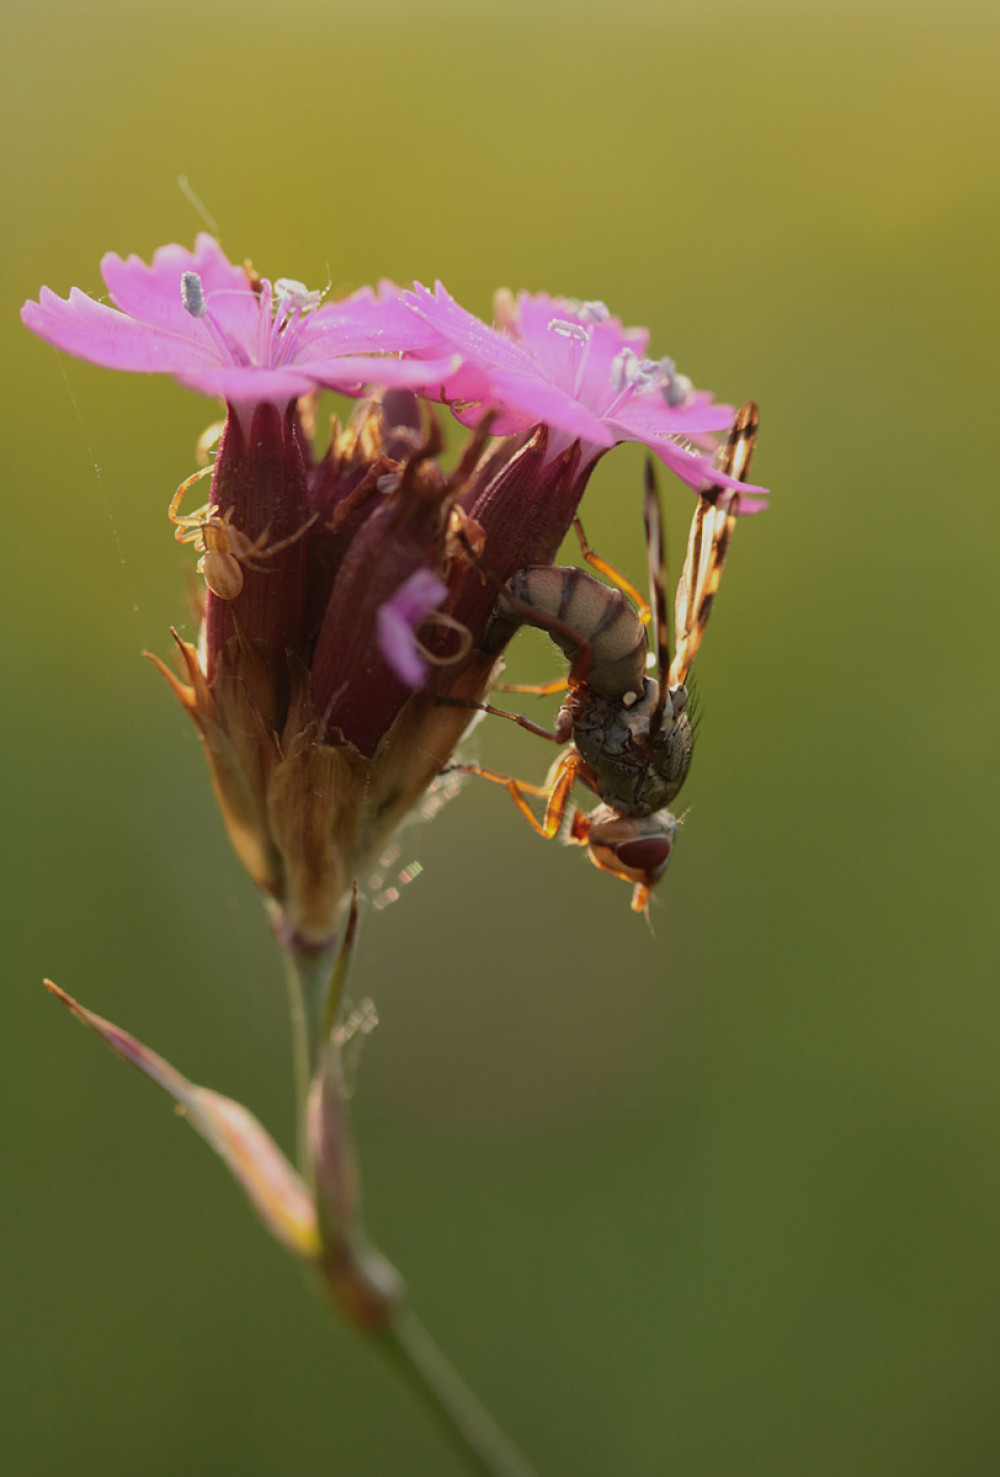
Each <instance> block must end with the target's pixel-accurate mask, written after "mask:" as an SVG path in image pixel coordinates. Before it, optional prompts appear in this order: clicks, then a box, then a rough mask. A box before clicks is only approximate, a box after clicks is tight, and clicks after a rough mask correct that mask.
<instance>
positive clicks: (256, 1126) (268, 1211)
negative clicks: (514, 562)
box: [45, 980, 320, 1260]
mask: <svg viewBox="0 0 1000 1477" xmlns="http://www.w3.org/2000/svg"><path fill="white" fill-rule="evenodd" d="M45 987H46V989H48V990H49V991H51V993H52V994H53V995H55V997H56V999H57V1000H61V1001H62V1003H63V1004H64V1005H65V1006H66V1007H67V1008H68V1009H69V1010H71V1011H72V1012H73V1014H74V1015H75V1016H76V1018H77V1020H80V1021H82V1022H83V1024H84V1025H85V1026H89V1027H90V1029H91V1030H92V1031H96V1032H97V1034H98V1036H100V1037H102V1039H103V1040H104V1041H106V1042H107V1044H108V1045H109V1046H110V1047H111V1049H112V1050H113V1051H116V1052H117V1053H118V1055H119V1056H122V1057H124V1058H125V1060H126V1061H127V1062H131V1063H132V1065H133V1066H134V1067H138V1069H139V1071H140V1072H142V1073H143V1074H144V1075H145V1076H146V1077H148V1078H149V1079H150V1080H151V1081H152V1082H155V1083H156V1085H157V1086H158V1087H162V1088H163V1090H164V1092H166V1093H169V1094H170V1096H171V1097H172V1098H173V1099H174V1101H175V1102H176V1103H177V1104H178V1106H179V1107H180V1108H181V1109H182V1110H183V1113H184V1116H185V1117H186V1118H187V1121H188V1122H189V1123H190V1125H191V1127H192V1128H193V1129H194V1130H195V1131H196V1132H197V1133H200V1134H201V1136H202V1138H203V1139H204V1140H205V1141H206V1143H207V1144H208V1145H209V1146H210V1147H211V1148H212V1149H214V1150H215V1152H216V1153H217V1154H218V1155H219V1157H220V1159H222V1160H223V1161H224V1162H225V1164H226V1166H227V1168H228V1169H229V1171H230V1173H231V1174H232V1175H233V1177H234V1179H235V1180H236V1181H237V1183H238V1184H239V1185H241V1186H242V1188H243V1190H244V1192H245V1193H246V1195H247V1198H248V1199H249V1200H250V1203H251V1204H252V1205H253V1207H254V1209H255V1210H256V1212H257V1214H258V1215H259V1217H260V1219H261V1220H262V1221H263V1222H264V1225H265V1226H266V1227H267V1229H268V1230H269V1231H270V1232H271V1234H272V1236H274V1237H276V1238H277V1240H278V1241H280V1242H281V1243H282V1244H283V1245H284V1246H286V1247H287V1248H288V1250H289V1251H291V1252H293V1253H294V1254H295V1255H296V1256H300V1257H303V1258H305V1259H306V1260H312V1259H313V1258H314V1257H316V1256H318V1255H319V1252H320V1240H319V1231H318V1228H317V1224H316V1211H315V1208H314V1206H313V1202H312V1198H311V1196H310V1194H309V1191H308V1190H307V1189H306V1186H305V1184H304V1183H303V1181H302V1180H301V1179H300V1177H299V1175H298V1174H297V1173H296V1171H295V1170H294V1169H293V1168H292V1166H291V1165H290V1164H289V1162H288V1160H287V1159H286V1158H285V1156H284V1154H282V1152H281V1150H280V1149H279V1148H278V1146H277V1144H276V1143H275V1142H274V1140H273V1139H272V1137H271V1135H270V1134H269V1133H268V1132H267V1130H266V1129H265V1128H264V1127H263V1125H262V1124H261V1123H260V1122H259V1121H258V1120H257V1119H256V1118H255V1117H254V1116H253V1114H252V1113H250V1112H249V1111H248V1110H247V1109H246V1108H244V1107H243V1105H242V1104H241V1103H237V1102H234V1101H233V1099H232V1098H227V1097H222V1096H221V1094H219V1093H217V1092H213V1091H212V1090H211V1089H210V1088H208V1087H197V1086H195V1084H194V1083H193V1082H189V1081H188V1079H187V1078H186V1077H182V1076H181V1074H180V1072H178V1071H176V1070H175V1069H174V1068H173V1067H172V1066H171V1065H170V1063H169V1062H166V1061H164V1059H163V1058H162V1057H161V1056H157V1055H156V1053H155V1052H153V1051H150V1050H149V1048H148V1047H146V1046H143V1044H142V1042H141V1041H137V1040H136V1039H135V1037H134V1036H130V1035H129V1034H128V1032H127V1031H122V1030H121V1029H120V1028H119V1027H118V1026H115V1025H112V1023H111V1022H110V1021H106V1020H104V1019H103V1018H102V1017H101V1016H99V1015H94V1013H93V1012H92V1011H90V1010H87V1009H85V1007H84V1006H82V1005H80V1004H79V1003H78V1002H77V1001H76V1000H74V999H73V997H72V996H71V995H67V994H66V992H65V990H61V989H60V988H59V986H58V985H55V984H53V983H52V981H51V980H46V981H45Z"/></svg>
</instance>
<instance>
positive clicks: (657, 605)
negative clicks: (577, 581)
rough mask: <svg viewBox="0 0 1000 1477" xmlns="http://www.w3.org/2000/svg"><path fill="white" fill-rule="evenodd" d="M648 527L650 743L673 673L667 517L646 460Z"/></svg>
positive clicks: (652, 472)
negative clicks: (652, 676)
mask: <svg viewBox="0 0 1000 1477" xmlns="http://www.w3.org/2000/svg"><path fill="white" fill-rule="evenodd" d="M642 517H643V522H644V523H645V525H646V557H647V560H648V561H649V603H650V605H651V606H652V611H653V617H652V620H651V622H650V628H651V634H652V638H653V651H654V652H655V655H656V677H657V682H658V684H659V693H658V695H657V699H656V706H655V707H654V709H653V711H652V712H651V713H650V715H649V741H650V743H652V742H653V740H654V739H655V738H656V735H657V734H658V733H659V731H660V726H661V724H662V722H663V711H664V708H665V707H666V702H667V696H668V687H667V674H668V672H669V670H670V622H669V618H668V615H667V556H666V549H665V541H664V535H663V513H662V510H661V508H660V494H659V490H658V489H657V486H656V474H655V472H654V471H653V463H652V461H651V459H650V458H649V457H647V458H646V495H645V499H644V501H643V509H642Z"/></svg>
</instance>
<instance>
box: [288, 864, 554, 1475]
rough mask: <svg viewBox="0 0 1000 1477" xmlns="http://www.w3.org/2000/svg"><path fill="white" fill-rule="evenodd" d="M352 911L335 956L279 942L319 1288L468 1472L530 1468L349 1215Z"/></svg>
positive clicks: (354, 1208)
mask: <svg viewBox="0 0 1000 1477" xmlns="http://www.w3.org/2000/svg"><path fill="white" fill-rule="evenodd" d="M357 918H358V913H357V892H356V891H355V896H354V900H353V903H352V907H351V912H350V916H349V919H348V922H347V926H346V928H345V930H344V936H343V941H342V943H341V945H340V949H339V951H338V953H337V957H336V959H332V958H331V956H330V954H322V955H309V954H304V953H300V952H298V951H296V950H294V949H287V950H286V951H285V960H286V973H287V976H288V989H289V999H290V1003H291V1014H292V1032H293V1042H294V1054H295V1075H296V1090H297V1099H298V1124H299V1163H300V1167H301V1170H302V1173H303V1175H304V1177H305V1178H306V1180H307V1183H308V1184H310V1185H311V1186H312V1188H313V1192H314V1194H315V1195H316V1197H317V1202H318V1203H317V1210H318V1213H319V1216H320V1224H321V1227H323V1230H324V1240H325V1241H326V1242H327V1243H328V1248H329V1249H330V1250H331V1251H334V1252H335V1253H336V1255H335V1256H334V1257H333V1258H332V1260H331V1261H330V1263H329V1264H328V1266H327V1269H326V1280H327V1283H328V1289H329V1291H330V1292H332V1293H333V1294H334V1302H335V1303H336V1304H337V1306H339V1308H340V1311H341V1313H342V1314H343V1315H344V1316H345V1317H346V1318H347V1319H348V1321H349V1322H352V1323H353V1324H354V1325H355V1326H356V1327H358V1328H360V1329H364V1330H366V1331H367V1332H369V1333H370V1334H371V1337H372V1338H373V1339H374V1341H375V1344H376V1345H377V1347H378V1348H379V1350H380V1352H381V1353H382V1355H383V1357H384V1358H385V1359H386V1361H387V1362H388V1364H389V1365H390V1366H391V1367H392V1368H393V1369H394V1370H395V1372H396V1374H397V1375H399V1376H400V1378H401V1379H403V1380H404V1381H405V1382H406V1383H407V1384H408V1385H409V1387H410V1389H411V1390H412V1391H413V1392H414V1393H415V1394H416V1395H417V1396H418V1397H419V1398H420V1400H421V1402H422V1404H423V1405H424V1407H425V1409H427V1410H428V1411H429V1413H430V1414H431V1415H432V1416H433V1417H434V1419H435V1421H436V1422H437V1424H438V1426H439V1427H440V1428H441V1430H442V1431H443V1432H444V1433H445V1434H446V1435H447V1436H448V1438H449V1439H450V1440H451V1442H452V1444H453V1445H454V1447H455V1448H456V1449H457V1450H458V1451H459V1452H460V1453H461V1454H462V1456H463V1457H464V1458H465V1460H466V1462H467V1463H468V1464H469V1466H470V1469H471V1470H472V1471H473V1472H477V1473H479V1474H480V1477H535V1473H534V1471H533V1469H532V1468H531V1467H530V1466H529V1465H528V1463H527V1461H525V1459H524V1457H523V1456H522V1455H521V1453H520V1452H519V1451H518V1450H517V1448H516V1447H515V1446H514V1445H513V1443H512V1442H511V1441H510V1440H509V1439H508V1438H507V1437H506V1436H505V1435H504V1433H503V1431H501V1429H500V1427H499V1426H498V1425H497V1424H496V1422H495V1421H494V1419H493V1417H492V1416H491V1415H490V1414H489V1412H488V1411H487V1410H486V1409H485V1408H484V1406H482V1405H481V1404H480V1402H479V1401H478V1400H477V1399H476V1397H475V1395H474V1394H473V1393H472V1391H471V1390H470V1389H469V1387H468V1385H466V1384H465V1382H464V1380H462V1378H461V1377H460V1375H459V1374H458V1373H457V1371H456V1370H455V1369H454V1368H453V1367H452V1366H451V1364H449V1362H448V1360H447V1359H446V1358H445V1356H444V1354H442V1352H441V1350H440V1349H439V1348H438V1347H437V1345H436V1344H435V1343H434V1341H433V1340H432V1339H431V1337H430V1335H429V1334H428V1333H427V1332H426V1331H425V1330H424V1328H423V1327H422V1325H421V1324H420V1323H419V1322H418V1320H417V1319H416V1318H415V1317H414V1316H413V1314H412V1313H410V1312H409V1311H408V1310H407V1309H406V1308H405V1307H402V1306H401V1305H400V1299H401V1296H402V1283H401V1282H400V1281H399V1279H398V1275H397V1273H396V1272H395V1270H394V1269H393V1268H392V1267H390V1266H389V1264H388V1263H387V1262H385V1261H384V1259H383V1258H382V1257H381V1256H380V1255H379V1253H378V1252H376V1251H375V1249H374V1247H371V1246H370V1245H368V1244H367V1243H366V1242H365V1240H364V1237H363V1232H362V1228H361V1224H360V1221H359V1219H358V1202H357V1167H356V1162H355V1156H354V1147H353V1140H352V1135H351V1132H350V1115H349V1113H348V1110H347V1102H346V1098H345V1096H344V1092H343V1081H342V1078H341V1076H340V1055H339V1044H338V1041H337V1026H338V1024H339V1020H340V1014H341V1009H342V1006H343V998H344V986H345V984H346V980H347V974H348V971H349V968H350V963H351V957H352V954H353V949H354V944H355V940H356V933H357ZM317 1073H318V1075H317ZM314 1078H315V1080H316V1081H317V1083H319V1084H320V1087H319V1091H320V1109H319V1112H320V1124H321V1131H320V1137H319V1148H318V1159H317V1162H316V1163H315V1164H314V1163H313V1159H312V1154H311V1153H310V1146H309V1143H308V1141H307V1138H306V1109H307V1104H308V1098H309V1092H310V1088H311V1085H312V1083H313V1080H314ZM313 1147H314V1151H315V1150H316V1146H315V1145H314V1146H313Z"/></svg>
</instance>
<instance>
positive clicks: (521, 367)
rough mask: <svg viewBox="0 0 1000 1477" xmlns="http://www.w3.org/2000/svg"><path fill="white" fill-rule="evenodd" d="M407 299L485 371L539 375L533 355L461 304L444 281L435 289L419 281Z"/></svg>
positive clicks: (404, 297)
mask: <svg viewBox="0 0 1000 1477" xmlns="http://www.w3.org/2000/svg"><path fill="white" fill-rule="evenodd" d="M403 301H404V302H405V303H408V304H409V306H410V307H411V308H412V309H413V311H414V313H416V314H417V315H418V316H419V317H420V318H422V319H423V320H424V322H425V323H427V324H429V325H430V327H431V328H434V329H436V330H437V332H438V333H439V334H440V335H441V336H442V338H445V339H447V340H448V342H449V343H450V344H454V346H455V348H456V349H457V350H458V351H459V353H460V354H461V355H462V356H463V358H466V359H470V360H472V361H473V363H475V364H478V365H479V366H480V367H481V368H483V369H484V370H485V369H487V368H489V369H492V368H496V369H503V370H510V371H512V372H514V373H521V374H526V375H537V374H538V368H537V365H536V364H535V363H534V361H533V359H532V356H531V355H530V354H529V353H528V352H527V351H526V350H525V349H522V348H521V346H520V344H518V343H516V342H515V341H514V340H513V339H512V338H510V337H509V336H508V335H507V334H503V333H498V332H497V331H496V329H495V328H488V327H487V325H486V324H485V323H483V322H482V321H481V320H480V319H479V318H476V317H475V316H474V314H472V313H469V312H467V311H466V309H465V308H462V307H460V306H459V305H458V303H457V302H456V301H455V299H454V298H453V297H450V296H449V294H448V293H447V292H446V291H445V289H444V288H443V287H442V285H441V283H440V282H438V283H437V284H436V285H435V288H434V291H433V292H430V291H429V290H428V289H427V288H426V287H422V286H421V285H420V283H419V282H415V283H414V285H413V291H412V292H404V293H403Z"/></svg>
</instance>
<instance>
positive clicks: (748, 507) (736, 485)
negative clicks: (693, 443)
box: [646, 441, 771, 513]
mask: <svg viewBox="0 0 1000 1477" xmlns="http://www.w3.org/2000/svg"><path fill="white" fill-rule="evenodd" d="M646 445H647V446H648V447H649V449H650V451H652V452H653V453H654V455H656V456H658V457H659V458H660V461H661V462H662V463H663V465H664V466H665V467H669V468H670V470H671V471H672V472H674V473H675V474H676V475H677V476H678V477H680V479H681V480H682V481H683V482H686V483H687V484H688V486H689V487H693V488H694V489H695V491H698V490H699V489H700V488H701V485H702V483H704V482H710V483H712V484H713V485H714V486H716V487H728V488H731V489H732V490H733V491H734V492H738V493H739V494H740V504H739V510H738V511H739V512H740V513H760V512H763V510H764V509H765V508H766V507H767V506H768V501H769V499H770V496H771V494H770V492H769V490H768V489H767V488H766V487H758V486H757V485H756V484H755V483H753V482H737V481H736V480H735V479H734V478H733V477H728V476H727V475H726V473H725V472H720V471H717V470H716V468H715V467H713V466H712V458H711V457H709V456H696V455H695V454H694V453H693V452H690V451H686V450H685V449H684V447H682V446H678V444H677V442H676V441H647V442H646Z"/></svg>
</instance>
